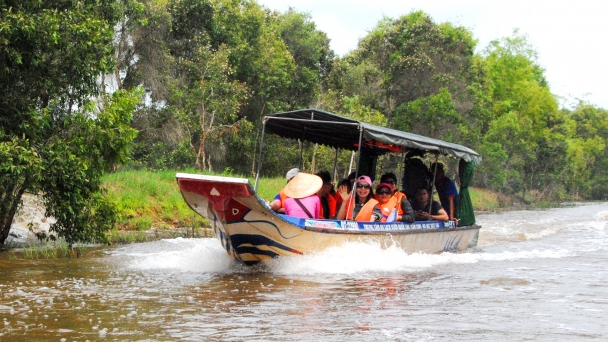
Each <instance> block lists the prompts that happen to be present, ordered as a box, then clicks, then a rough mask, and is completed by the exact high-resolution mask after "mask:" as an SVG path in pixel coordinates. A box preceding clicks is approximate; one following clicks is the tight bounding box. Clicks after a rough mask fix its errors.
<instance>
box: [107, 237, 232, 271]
mask: <svg viewBox="0 0 608 342" xmlns="http://www.w3.org/2000/svg"><path fill="white" fill-rule="evenodd" d="M112 254H113V255H115V256H119V257H121V258H123V257H125V256H127V257H129V259H131V262H130V263H129V267H130V268H135V269H142V270H151V269H172V270H179V271H182V272H197V273H215V272H223V271H226V270H228V269H229V268H230V266H231V265H232V264H233V261H232V259H231V258H230V257H229V256H228V254H227V253H226V251H225V250H224V249H222V246H221V245H220V243H219V241H218V240H217V239H182V238H177V239H166V240H162V241H156V242H153V243H144V244H137V245H135V244H134V245H129V246H127V247H124V248H121V249H118V250H115V251H114V252H112Z"/></svg>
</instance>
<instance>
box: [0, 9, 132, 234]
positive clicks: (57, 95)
mask: <svg viewBox="0 0 608 342" xmlns="http://www.w3.org/2000/svg"><path fill="white" fill-rule="evenodd" d="M119 14H120V13H119V7H118V6H117V3H116V2H115V1H111V0H95V1H92V0H90V1H79V2H72V1H62V0H56V1H44V2H40V1H33V0H25V1H3V2H2V3H0V42H1V44H0V79H2V80H3V81H2V82H0V179H1V180H2V181H1V182H0V194H2V195H1V196H2V197H1V200H2V201H1V204H0V224H1V226H0V243H3V242H4V241H5V239H6V238H7V236H8V233H9V230H10V226H11V223H12V220H13V216H14V214H15V212H16V209H17V208H18V206H19V204H20V202H21V196H22V195H23V193H24V192H26V191H29V192H34V193H37V192H38V191H42V196H43V199H44V203H45V205H46V210H47V211H46V215H47V216H51V215H52V216H53V217H55V219H56V223H55V224H53V225H51V231H52V232H55V233H57V234H58V236H59V237H63V238H65V239H66V241H68V243H70V244H71V243H73V242H76V241H91V240H94V239H97V240H102V239H103V237H104V236H103V231H105V230H107V229H108V228H109V227H110V226H111V224H112V223H113V222H112V219H113V216H112V212H113V210H112V206H111V205H110V204H109V203H108V202H107V200H105V197H104V196H103V193H102V192H101V191H100V189H99V178H100V176H101V174H102V172H103V171H105V170H108V168H109V167H110V165H112V164H114V163H117V162H121V161H122V160H124V157H125V153H126V150H127V146H128V143H129V142H130V141H131V140H132V139H133V136H134V132H133V131H132V130H131V129H130V128H128V126H127V123H128V121H129V120H130V114H131V111H132V109H133V108H134V107H135V104H136V103H137V102H138V101H139V98H138V94H137V93H133V92H121V93H117V94H116V95H114V96H112V97H110V98H106V97H101V98H100V102H99V104H100V105H101V106H100V107H97V108H95V107H94V106H92V104H91V102H90V98H91V96H95V95H99V90H100V88H99V86H98V83H97V78H98V76H99V75H100V74H101V73H107V72H112V70H113V66H114V63H113V50H112V37H113V27H114V24H115V23H116V21H117V18H118V16H119Z"/></svg>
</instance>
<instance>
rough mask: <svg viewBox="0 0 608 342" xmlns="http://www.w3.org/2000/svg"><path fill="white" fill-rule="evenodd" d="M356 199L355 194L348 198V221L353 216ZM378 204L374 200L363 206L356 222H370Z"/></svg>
mask: <svg viewBox="0 0 608 342" xmlns="http://www.w3.org/2000/svg"><path fill="white" fill-rule="evenodd" d="M354 202H355V197H354V194H351V195H350V197H349V198H348V202H347V203H346V219H347V220H350V219H351V217H352V216H353V208H354V205H353V204H354ZM376 204H378V201H377V200H376V199H374V198H372V199H370V200H369V201H367V203H365V204H364V205H363V208H361V210H360V211H359V213H358V214H357V216H356V217H355V221H361V222H369V221H370V220H371V218H372V213H373V212H374V207H375V206H376Z"/></svg>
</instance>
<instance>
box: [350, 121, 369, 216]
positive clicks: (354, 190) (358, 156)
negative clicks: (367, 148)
mask: <svg viewBox="0 0 608 342" xmlns="http://www.w3.org/2000/svg"><path fill="white" fill-rule="evenodd" d="M362 141H363V126H361V125H359V147H358V148H357V168H356V169H355V184H353V189H352V190H351V192H352V194H353V195H352V196H351V198H352V200H353V203H352V204H351V205H352V207H351V208H353V210H352V211H351V217H350V219H351V220H354V219H355V205H357V203H356V202H357V201H356V199H357V195H355V192H357V178H359V167H360V166H361V142H362ZM369 186H370V187H371V186H372V185H371V184H370V185H369Z"/></svg>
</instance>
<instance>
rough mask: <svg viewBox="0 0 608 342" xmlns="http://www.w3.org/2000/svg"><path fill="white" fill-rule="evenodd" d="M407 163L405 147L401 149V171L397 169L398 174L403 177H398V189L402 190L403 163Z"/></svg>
mask: <svg viewBox="0 0 608 342" xmlns="http://www.w3.org/2000/svg"><path fill="white" fill-rule="evenodd" d="M404 163H405V149H403V150H402V151H401V161H400V162H399V171H397V174H398V175H400V176H401V177H397V178H398V179H396V181H397V191H401V179H402V178H403V172H404V170H403V164H404Z"/></svg>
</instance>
